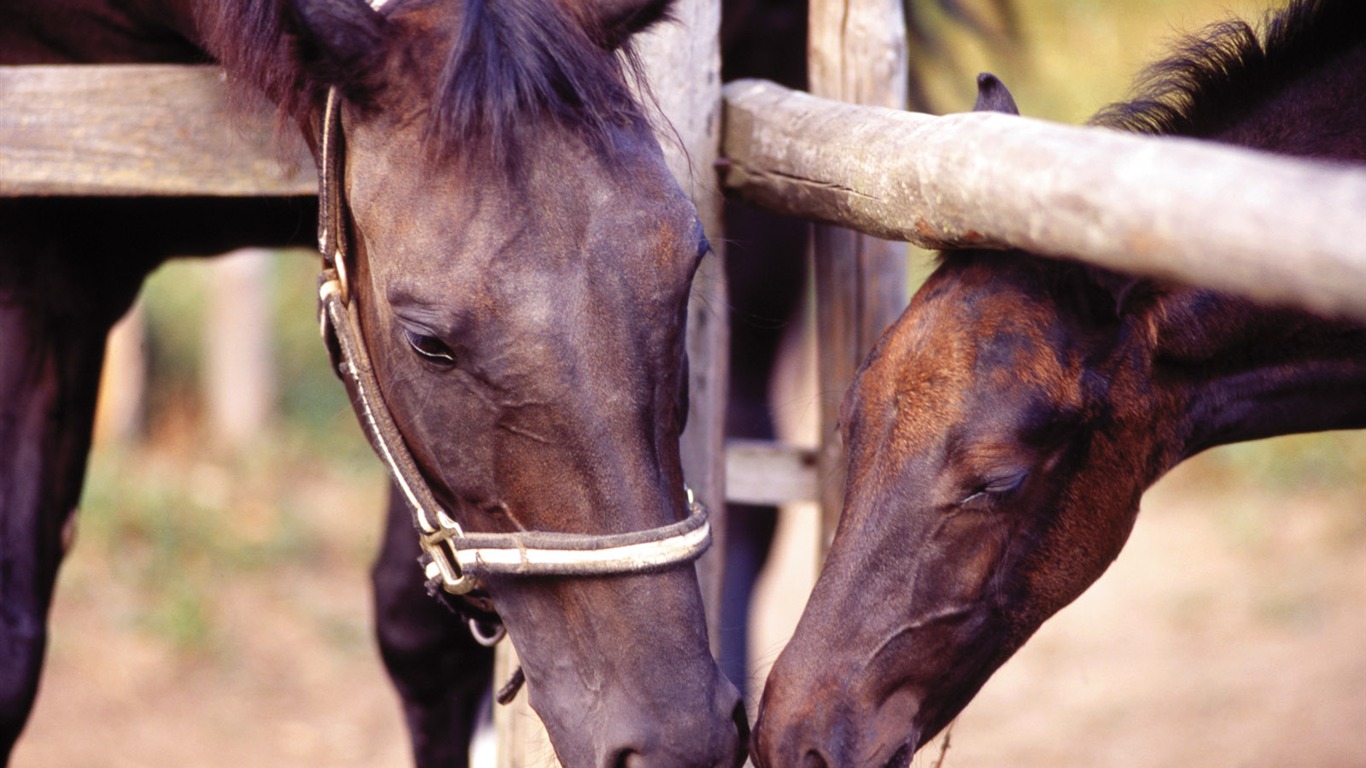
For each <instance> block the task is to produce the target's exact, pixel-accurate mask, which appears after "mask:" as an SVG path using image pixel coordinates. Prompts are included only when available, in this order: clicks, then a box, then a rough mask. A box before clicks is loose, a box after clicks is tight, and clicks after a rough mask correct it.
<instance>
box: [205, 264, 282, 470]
mask: <svg viewBox="0 0 1366 768" xmlns="http://www.w3.org/2000/svg"><path fill="white" fill-rule="evenodd" d="M270 260H271V252H270V251H269V250H266V249H263V248H243V249H240V250H237V251H234V252H232V253H230V254H227V255H225V256H221V257H219V258H217V259H214V260H213V262H212V263H211V264H210V265H209V266H208V267H207V268H208V269H209V270H211V271H212V272H213V276H212V278H211V280H212V282H213V286H212V288H211V289H210V291H209V297H208V314H207V317H205V326H204V357H205V359H204V380H203V386H204V393H205V400H206V401H207V404H208V410H209V419H210V421H211V422H212V424H213V431H214V435H215V437H216V438H218V439H219V440H222V441H223V442H224V443H225V444H226V445H229V446H234V447H240V446H243V445H245V444H246V443H247V442H248V441H249V440H251V439H252V438H255V437H258V436H259V435H260V433H261V430H263V429H265V427H266V425H267V423H268V422H269V421H270V419H271V416H272V415H273V414H274V411H275V356H274V353H273V352H272V350H271V329H270V320H271V317H272V313H271V310H270Z"/></svg>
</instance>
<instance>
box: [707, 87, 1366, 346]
mask: <svg viewBox="0 0 1366 768" xmlns="http://www.w3.org/2000/svg"><path fill="white" fill-rule="evenodd" d="M725 101H726V113H725V116H726V124H725V128H724V132H723V137H722V155H723V156H724V157H725V158H726V159H725V160H723V161H722V163H721V171H722V182H723V184H724V186H725V187H726V188H727V189H728V191H729V192H730V193H732V194H734V195H738V196H739V197H741V198H743V199H746V200H749V201H752V202H754V203H756V204H758V205H760V206H763V207H765V208H769V209H771V210H774V211H777V212H779V213H784V214H788V215H792V216H800V217H804V218H809V219H815V220H818V221H825V222H829V223H833V224H839V225H842V226H846V227H850V228H853V229H857V230H860V231H862V232H866V233H869V234H872V235H876V236H878V237H884V238H888V239H895V240H905V241H909V242H913V243H916V244H918V245H921V246H923V247H928V248H942V247H955V246H985V247H998V248H999V247H1016V248H1023V249H1026V250H1030V251H1033V252H1036V253H1043V254H1051V255H1057V256H1068V257H1074V258H1079V259H1084V260H1086V261H1089V262H1092V263H1095V264H1098V265H1100V266H1104V267H1109V268H1112V269H1117V270H1123V271H1127V272H1132V273H1138V274H1145V275H1151V276H1156V277H1162V278H1168V279H1175V280H1180V281H1184V282H1187V283H1193V284H1199V285H1206V286H1209V287H1212V288H1216V289H1220V290H1226V291H1234V292H1238V293H1242V294H1244V295H1247V296H1251V297H1254V298H1257V299H1260V300H1263V301H1268V302H1275V303H1286V304H1293V305H1298V306H1301V307H1304V308H1307V309H1310V310H1315V311H1319V312H1323V313H1326V314H1330V315H1342V316H1350V317H1353V318H1355V319H1357V320H1359V321H1366V213H1363V212H1366V167H1362V166H1351V165H1333V164H1328V163H1319V162H1307V161H1297V160H1293V159H1288V158H1284V157H1276V156H1272V155H1268V154H1265V153H1258V152H1252V151H1248V150H1243V149H1237V148H1233V147H1227V146H1221V145H1216V144H1212V143H1209V142H1199V141H1195V140H1190V139H1178V138H1155V137H1144V136H1135V135H1130V134H1125V133H1121V132H1118V131H1112V130H1107V129H1101V128H1080V127H1071V126H1063V125H1057V124H1052V123H1047V122H1043V121H1039V120H1031V119H1027V118H1020V117H1014V116H1009V115H1003V114H996V113H972V114H959V115H948V116H945V117H932V116H929V115H922V114H915V113H910V112H899V111H894V110H889V109H882V108H878V107H861V106H853V105H849V104H842V103H838V102H833V101H827V100H823V99H818V98H816V97H813V96H810V95H809V94H805V93H801V92H798V91H792V90H788V89H786V88H782V87H781V86H778V85H775V84H773V83H768V82H763V81H757V80H745V81H736V82H733V83H731V84H729V85H728V86H727V87H726V89H725Z"/></svg>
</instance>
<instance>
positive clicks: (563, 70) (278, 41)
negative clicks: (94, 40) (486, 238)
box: [200, 0, 646, 167]
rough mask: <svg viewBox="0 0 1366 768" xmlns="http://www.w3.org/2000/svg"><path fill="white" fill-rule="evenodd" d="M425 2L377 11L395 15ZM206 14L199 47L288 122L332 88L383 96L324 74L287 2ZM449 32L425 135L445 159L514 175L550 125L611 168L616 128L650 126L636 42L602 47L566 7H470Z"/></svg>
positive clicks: (535, 2)
mask: <svg viewBox="0 0 1366 768" xmlns="http://www.w3.org/2000/svg"><path fill="white" fill-rule="evenodd" d="M425 2H427V0H407V2H404V1H403V0H388V2H381V3H378V4H377V3H375V2H373V0H371V5H372V7H375V8H376V10H377V11H379V12H380V13H382V14H385V15H392V14H397V13H401V12H402V11H404V10H406V9H409V8H412V7H413V6H415V5H422V4H424V3H425ZM201 7H204V8H206V9H207V10H206V11H205V12H201V18H200V26H201V29H202V34H203V36H204V40H203V44H204V47H205V48H206V49H207V50H208V51H209V52H210V53H211V54H212V55H213V56H215V57H216V58H218V59H219V61H220V62H221V63H222V64H223V65H224V67H225V68H226V69H227V70H228V71H229V72H230V73H232V74H233V75H234V77H235V78H237V79H240V80H242V81H245V82H246V83H248V84H250V85H251V86H253V87H255V88H257V89H259V90H261V91H262V92H264V93H265V94H266V96H267V97H268V98H270V99H271V100H272V101H273V102H275V103H276V104H277V105H278V108H279V111H280V114H281V117H282V119H285V120H289V121H293V122H296V123H297V122H299V121H301V120H303V119H306V118H307V117H308V116H309V115H310V114H312V112H313V111H314V110H315V109H316V108H317V105H318V104H320V103H321V101H322V99H323V97H324V95H325V93H326V91H327V88H328V87H329V86H332V85H340V86H342V87H344V88H345V89H346V91H347V95H348V97H350V98H351V99H353V100H355V101H359V102H362V103H366V102H370V101H373V100H374V98H375V97H376V95H377V90H378V89H379V88H380V87H381V84H380V83H379V82H378V80H377V79H376V78H375V77H373V75H374V73H363V72H339V71H335V69H334V70H328V69H321V68H319V66H318V62H317V61H316V56H314V55H313V54H312V53H310V51H311V47H312V43H310V42H309V40H308V39H307V35H306V34H303V33H302V30H300V29H299V28H298V26H297V20H296V19H295V18H294V16H293V14H292V12H291V11H290V9H289V3H288V0H234V1H233V2H224V3H221V4H220V3H212V4H208V5H206V6H201ZM447 32H448V33H449V34H450V37H451V40H450V44H449V47H448V48H447V49H446V51H445V53H444V56H445V62H444V65H443V66H442V68H441V72H440V76H439V78H438V79H437V82H436V83H435V85H434V90H433V92H432V93H431V94H430V97H429V98H430V102H431V106H430V109H429V123H428V126H429V130H428V137H429V143H430V145H431V147H432V148H433V149H434V150H435V151H436V152H437V153H438V154H442V155H460V156H471V155H476V154H477V155H484V156H492V157H494V158H495V159H496V160H497V161H498V162H500V163H501V164H502V165H504V166H505V167H512V166H515V158H517V157H518V156H519V154H520V147H519V137H521V136H523V135H526V134H528V133H529V131H526V130H522V129H523V128H524V127H527V126H535V125H536V124H537V122H538V121H545V120H549V121H553V122H554V123H555V124H558V125H559V126H562V127H565V128H568V129H570V130H572V131H573V132H574V133H576V134H577V135H579V136H580V137H581V138H582V139H583V140H584V141H585V142H586V143H587V144H589V145H590V146H592V147H593V148H595V149H597V150H600V151H602V154H603V156H604V157H605V158H610V157H611V156H612V153H611V152H610V150H611V149H612V142H613V136H614V134H615V132H616V129H618V128H620V127H623V126H640V125H643V124H644V123H645V120H646V119H645V117H644V111H643V109H642V107H641V105H640V103H639V102H638V101H637V99H636V97H635V95H634V94H633V92H632V85H633V84H643V83H644V78H643V76H642V74H641V70H640V64H639V60H638V59H637V57H636V56H635V55H634V54H633V53H632V51H631V49H630V47H629V44H628V45H627V46H625V47H623V48H622V49H619V50H618V51H609V50H607V49H606V48H604V47H602V46H601V45H599V44H598V43H597V42H595V41H594V39H593V37H592V35H591V34H590V31H589V30H587V29H585V26H584V23H583V22H582V21H581V20H580V19H579V18H577V17H576V16H575V15H574V14H573V13H571V12H570V11H569V10H568V9H567V8H566V7H564V4H563V3H561V2H560V1H559V0H464V2H463V3H462V10H461V11H460V14H459V29H456V30H447ZM437 55H443V54H437Z"/></svg>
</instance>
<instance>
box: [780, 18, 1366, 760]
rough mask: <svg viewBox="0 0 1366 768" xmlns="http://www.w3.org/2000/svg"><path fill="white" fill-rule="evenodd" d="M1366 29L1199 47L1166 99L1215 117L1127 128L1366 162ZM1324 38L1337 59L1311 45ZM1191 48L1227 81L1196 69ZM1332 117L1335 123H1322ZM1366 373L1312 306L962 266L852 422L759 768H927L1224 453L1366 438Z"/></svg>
mask: <svg viewBox="0 0 1366 768" xmlns="http://www.w3.org/2000/svg"><path fill="white" fill-rule="evenodd" d="M1360 14H1361V6H1360V5H1358V4H1353V3H1325V4H1318V3H1298V4H1295V5H1293V6H1292V9H1291V10H1290V11H1288V12H1287V15H1286V16H1283V17H1280V18H1279V19H1273V21H1272V22H1271V23H1270V28H1271V29H1272V32H1271V33H1269V37H1268V39H1269V40H1270V41H1271V42H1270V43H1268V47H1270V48H1272V49H1273V50H1277V51H1279V50H1283V49H1285V48H1286V47H1287V45H1288V44H1287V42H1286V41H1295V40H1303V39H1318V40H1320V41H1322V40H1323V39H1329V38H1331V39H1335V40H1337V41H1338V43H1337V44H1338V45H1339V46H1341V48H1340V49H1338V50H1335V49H1333V48H1329V47H1325V46H1323V45H1316V46H1302V47H1300V48H1298V49H1297V53H1296V55H1297V56H1299V57H1302V58H1304V59H1306V60H1305V61H1300V62H1298V63H1295V64H1294V65H1293V66H1292V65H1290V64H1286V63H1285V62H1290V61H1293V58H1292V57H1290V56H1283V57H1282V56H1279V55H1271V54H1266V55H1265V58H1259V56H1261V53H1260V52H1261V47H1260V46H1261V43H1260V42H1258V41H1257V39H1256V38H1255V37H1253V36H1252V33H1251V31H1250V30H1249V29H1247V28H1246V27H1245V26H1238V25H1225V26H1221V27H1219V28H1216V31H1215V32H1214V33H1212V34H1213V35H1214V39H1217V40H1219V41H1220V44H1219V45H1211V44H1209V43H1207V42H1205V41H1203V40H1197V41H1195V42H1193V43H1191V44H1189V45H1188V47H1187V48H1186V49H1185V52H1184V53H1183V54H1181V55H1178V56H1176V57H1174V58H1173V59H1171V60H1169V61H1168V62H1164V63H1162V64H1160V65H1159V66H1158V67H1157V68H1156V69H1155V70H1154V71H1156V72H1158V73H1159V75H1161V74H1163V73H1165V74H1167V75H1171V73H1173V72H1179V73H1181V74H1179V75H1177V76H1176V79H1175V81H1174V82H1175V83H1176V84H1177V85H1175V86H1173V85H1171V82H1172V81H1168V85H1166V86H1163V87H1166V88H1167V89H1168V90H1167V92H1168V95H1170V93H1184V94H1185V95H1186V96H1187V97H1189V98H1188V104H1189V105H1198V106H1184V107H1183V106H1182V105H1181V104H1177V105H1176V106H1172V105H1171V104H1169V103H1166V102H1163V101H1162V100H1161V99H1156V100H1151V99H1150V100H1144V99H1140V100H1138V101H1136V102H1132V103H1131V104H1129V105H1119V106H1118V107H1117V108H1111V110H1110V111H1109V113H1110V114H1117V115H1120V116H1127V117H1128V118H1129V119H1128V120H1126V121H1122V122H1121V123H1120V125H1126V126H1129V127H1131V128H1132V127H1134V126H1139V127H1142V126H1143V125H1145V124H1147V125H1156V126H1163V127H1164V130H1166V131H1169V132H1175V133H1179V134H1181V135H1192V136H1194V135H1203V136H1212V137H1215V138H1216V139H1218V140H1223V141H1229V142H1232V143H1243V144H1247V145H1251V146H1257V147H1259V148H1261V149H1264V150H1269V151H1276V152H1282V153H1287V154H1309V155H1312V156H1319V157H1323V158H1340V159H1359V152H1360V148H1359V147H1358V146H1357V143H1356V141H1355V138H1346V139H1344V138H1340V137H1344V136H1350V137H1355V136H1356V135H1358V134H1359V126H1360V125H1361V123H1362V119H1363V118H1362V116H1361V115H1360V114H1358V113H1357V112H1356V111H1355V110H1352V109H1338V108H1337V105H1338V104H1339V101H1340V100H1339V99H1338V97H1337V95H1336V94H1337V93H1340V92H1341V91H1340V89H1338V88H1337V87H1336V85H1335V84H1334V83H1335V80H1336V79H1337V78H1339V77H1341V78H1347V79H1351V78H1355V79H1356V80H1355V81H1359V79H1360V77H1361V74H1360V73H1361V71H1362V70H1361V67H1360V64H1359V62H1360V61H1362V60H1363V58H1362V57H1363V55H1366V54H1363V52H1362V46H1361V43H1360V30H1361V29H1362V26H1361V24H1360V23H1359V19H1360ZM1286 19H1289V21H1288V22H1287V21H1286ZM1348 19H1355V20H1356V21H1355V23H1350V24H1349V23H1347V20H1348ZM1311 24H1314V25H1317V27H1318V29H1319V34H1320V35H1326V36H1327V37H1320V38H1314V37H1313V36H1312V35H1308V34H1305V33H1304V31H1303V29H1302V28H1303V27H1307V26H1308V25H1311ZM1297 28H1301V31H1299V32H1298V33H1296V34H1288V33H1286V32H1285V31H1284V30H1287V29H1297ZM1244 30H1246V34H1244ZM1276 30H1281V31H1280V32H1277V31H1276ZM1278 41H1279V42H1278ZM1342 49H1345V50H1347V51H1349V52H1350V56H1349V55H1342ZM1192 51H1194V52H1200V53H1201V55H1203V56H1205V57H1209V56H1213V58H1212V59H1210V60H1209V61H1208V62H1206V63H1204V64H1201V65H1197V66H1195V67H1194V69H1192V62H1199V61H1203V59H1201V58H1200V57H1198V56H1193V55H1191V52H1192ZM1247 51H1256V52H1257V54H1256V55H1253V54H1250V53H1247ZM1231 52H1239V53H1238V54H1237V56H1238V57H1239V58H1236V60H1235V59H1234V58H1232V53H1231ZM1221 56H1228V57H1229V58H1220V57H1221ZM1334 57H1336V58H1334ZM1323 58H1328V59H1330V60H1333V61H1336V62H1355V63H1344V64H1338V65H1337V66H1336V69H1335V68H1334V67H1330V66H1326V65H1322V62H1321V59H1323ZM1252 61H1258V62H1260V61H1276V62H1282V64H1281V66H1283V67H1286V68H1287V69H1290V70H1292V71H1299V72H1302V73H1312V74H1313V77H1309V76H1305V77H1303V78H1301V79H1300V80H1298V81H1296V82H1295V85H1294V87H1286V88H1284V89H1283V90H1282V91H1280V92H1273V95H1271V96H1268V95H1267V93H1268V92H1267V90H1266V89H1265V88H1264V87H1263V83H1264V81H1265V80H1266V76H1267V75H1266V72H1264V71H1263V70H1259V69H1257V68H1256V67H1255V66H1252V65H1250V64H1246V65H1239V64H1237V62H1252ZM1192 72H1194V73H1196V74H1192ZM1160 83H1161V81H1160V80H1159V84H1160ZM1181 83H1185V84H1187V85H1186V86H1182V85H1180V84H1181ZM979 87H980V91H979V98H978V108H979V109H990V110H996V111H1006V112H1015V106H1014V101H1013V99H1011V97H1010V95H1009V94H1008V93H1007V92H1006V90H1005V88H1004V86H1002V85H1001V84H1000V83H999V81H997V80H996V79H995V78H993V77H991V76H989V75H984V76H983V77H982V78H980V79H979ZM1182 87H1190V88H1194V90H1192V91H1189V92H1186V91H1182V90H1181V88H1182ZM1220 88H1222V89H1223V92H1220V91H1219V89H1220ZM1158 93H1159V95H1160V94H1161V93H1163V91H1162V90H1161V88H1159V90H1158ZM1234 97H1236V98H1237V99H1241V100H1243V101H1245V102H1247V103H1240V102H1239V101H1236V100H1234ZM1205 102H1209V103H1210V104H1214V105H1215V106H1217V107H1219V108H1220V109H1223V110H1228V111H1230V112H1235V113H1236V114H1237V119H1236V120H1235V119H1232V118H1228V117H1227V116H1226V115H1224V114H1223V113H1222V112H1216V111H1214V110H1213V109H1210V108H1208V107H1207V105H1205ZM1234 105H1236V106H1237V109H1234ZM1310 107H1313V108H1317V109H1319V110H1321V111H1322V112H1323V113H1325V114H1331V115H1333V116H1334V117H1333V120H1307V119H1305V118H1304V117H1303V115H1305V114H1315V112H1313V111H1312V110H1311V109H1310ZM1105 114H1107V113H1102V115H1105ZM1297 121H1298V123H1302V125H1301V126H1300V129H1299V130H1296V131H1283V130H1280V126H1284V125H1288V124H1297ZM1205 123H1212V124H1213V125H1214V128H1210V127H1209V126H1208V125H1205ZM1354 126H1355V127H1354ZM1216 129H1227V130H1228V131H1229V132H1230V133H1229V134H1220V133H1218V131H1217V130H1216ZM1363 350H1366V330H1363V329H1362V328H1361V327H1360V326H1359V325H1357V324H1354V323H1350V322H1345V321H1341V320H1332V319H1326V318H1321V317H1315V316H1313V315H1311V314H1309V313H1305V312H1302V311H1299V310H1296V309H1294V308H1286V307H1266V306H1259V305H1257V304H1254V303H1253V302H1251V301H1249V300H1246V299H1243V298H1241V297H1236V296H1231V295H1226V294H1221V293H1218V292H1215V291H1213V290H1209V289H1204V288H1198V287H1191V286H1183V285H1179V284H1176V283H1169V282H1166V281H1162V280H1153V279H1137V278H1130V277H1125V276H1123V275H1119V274H1116V273H1113V272H1108V271H1106V270H1103V269H1099V268H1093V267H1087V266H1083V265H1080V264H1076V263H1071V262H1065V261H1057V260H1053V259H1048V258H1044V257H1041V256H1036V255H1032V254H1028V253H1024V252H1020V251H1002V252H993V251H985V250H966V251H959V252H949V253H946V254H945V255H944V257H943V261H942V263H941V264H940V266H939V267H938V269H937V270H936V271H935V272H934V273H933V274H932V275H931V276H930V277H929V278H928V279H927V280H926V282H925V284H924V285H923V286H922V287H921V288H920V290H919V291H918V292H917V293H916V295H915V297H914V298H913V299H912V301H911V304H910V306H909V307H908V308H907V310H906V312H905V314H904V315H903V316H902V317H901V318H900V319H899V320H898V321H897V322H896V323H895V324H894V325H893V326H892V328H890V329H889V330H888V332H887V333H886V335H885V336H884V337H883V338H882V340H881V341H880V343H879V345H878V347H877V348H876V349H875V350H874V351H873V353H872V355H871V356H870V357H869V359H868V360H867V362H866V363H865V364H864V366H863V367H862V368H861V369H860V371H859V372H858V374H857V376H856V379H855V382H854V384H853V386H852V387H851V388H850V390H849V392H848V393H847V395H846V398H845V400H844V403H843V408H842V424H841V428H842V431H843V437H844V440H845V445H846V447H847V452H848V460H849V470H848V476H847V484H846V488H845V497H844V509H843V512H842V515H841V518H840V522H839V526H838V528H837V530H836V533H835V539H834V543H833V544H832V546H831V549H830V552H829V554H828V556H827V559H826V562H825V564H824V566H823V570H822V572H821V576H820V579H819V581H818V582H817V585H816V587H815V590H814V591H813V593H812V597H811V601H810V603H809V604H808V606H807V609H806V612H805V613H804V614H803V616H802V618H801V620H800V623H799V624H798V627H797V630H796V633H795V635H794V637H793V639H792V642H791V643H790V644H789V645H788V647H787V648H786V649H785V650H784V652H783V653H782V655H781V656H780V657H779V659H778V661H777V663H776V664H775V665H774V667H773V671H772V673H771V676H770V678H769V683H768V688H767V689H766V690H765V692H764V697H763V701H762V703H761V707H760V716H759V721H758V723H757V724H756V727H755V737H754V749H755V753H756V754H755V758H756V762H758V763H759V764H760V765H773V766H777V765H794V764H801V765H811V766H824V765H841V766H843V765H879V766H883V765H885V766H889V768H890V766H893V765H905V764H906V762H907V760H908V758H909V757H910V756H911V755H912V754H913V753H914V752H915V750H916V749H918V748H919V747H920V746H922V745H923V744H924V743H925V742H927V741H928V740H929V739H931V738H933V737H934V735H935V734H937V733H938V732H939V731H940V730H942V729H943V728H944V727H945V726H946V725H947V724H948V723H949V722H950V721H951V720H952V719H953V718H954V717H955V716H956V715H957V714H958V713H959V712H960V711H961V710H962V709H963V707H965V706H966V705H967V703H968V702H969V701H970V700H971V699H972V697H973V696H974V695H975V694H976V693H977V691H978V690H979V689H980V688H981V687H982V685H983V684H984V683H985V682H986V680H987V678H988V677H990V675H991V674H992V673H993V672H994V671H995V670H996V669H997V668H998V667H1000V665H1001V664H1003V663H1004V662H1005V661H1006V659H1008V658H1009V657H1010V655H1011V654H1013V653H1014V652H1015V651H1016V650H1017V649H1018V648H1019V647H1020V646H1021V645H1022V644H1023V643H1024V642H1025V641H1026V640H1027V639H1028V638H1029V637H1030V636H1031V635H1032V634H1033V633H1034V631H1035V630H1037V629H1038V628H1039V626H1040V625H1041V624H1042V623H1043V622H1044V621H1045V620H1046V619H1047V618H1048V617H1050V616H1052V615H1053V614H1054V613H1056V612H1057V611H1058V610H1060V609H1061V608H1063V607H1064V606H1065V605H1067V604H1068V603H1070V602H1071V601H1072V600H1074V599H1075V598H1076V597H1077V596H1078V595H1080V594H1081V593H1082V592H1083V591H1084V590H1085V589H1086V588H1087V587H1089V586H1090V585H1091V584H1092V583H1093V582H1094V581H1095V580H1096V579H1097V578H1099V577H1100V575H1101V574H1102V573H1103V572H1104V571H1105V569H1106V568H1107V567H1108V566H1109V564H1110V563H1111V562H1112V561H1113V560H1114V559H1115V557H1116V556H1118V554H1119V551H1120V549H1121V548H1122V547H1123V545H1124V542H1125V541H1126V539H1127V538H1128V536H1129V532H1130V531H1131V529H1132V527H1133V523H1134V519H1135V517H1136V515H1137V513H1138V504H1139V499H1140V497H1141V496H1142V494H1143V491H1144V490H1145V489H1146V488H1147V487H1148V486H1149V485H1150V484H1152V483H1153V482H1154V481H1155V480H1156V479H1157V478H1158V477H1160V476H1161V475H1162V474H1163V473H1164V472H1166V471H1167V470H1168V469H1170V468H1171V467H1172V466H1174V465H1175V464H1177V463H1178V462H1180V461H1182V460H1183V459H1185V458H1187V457H1189V456H1191V455H1193V454H1195V453H1198V452H1200V451H1202V450H1205V449H1207V448H1210V447H1213V446H1216V445H1222V444H1225V443H1231V442H1236V441H1241V440H1252V439H1258V438H1262V437H1269V436H1272V435H1282V434H1289V433H1294V432H1309V431H1315V430H1322V429H1342V428H1358V427H1361V426H1363V425H1366V399H1363V397H1362V396H1361V394H1360V393H1361V392H1362V389H1361V382H1362V381H1363V380H1366V358H1364V357H1363Z"/></svg>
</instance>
